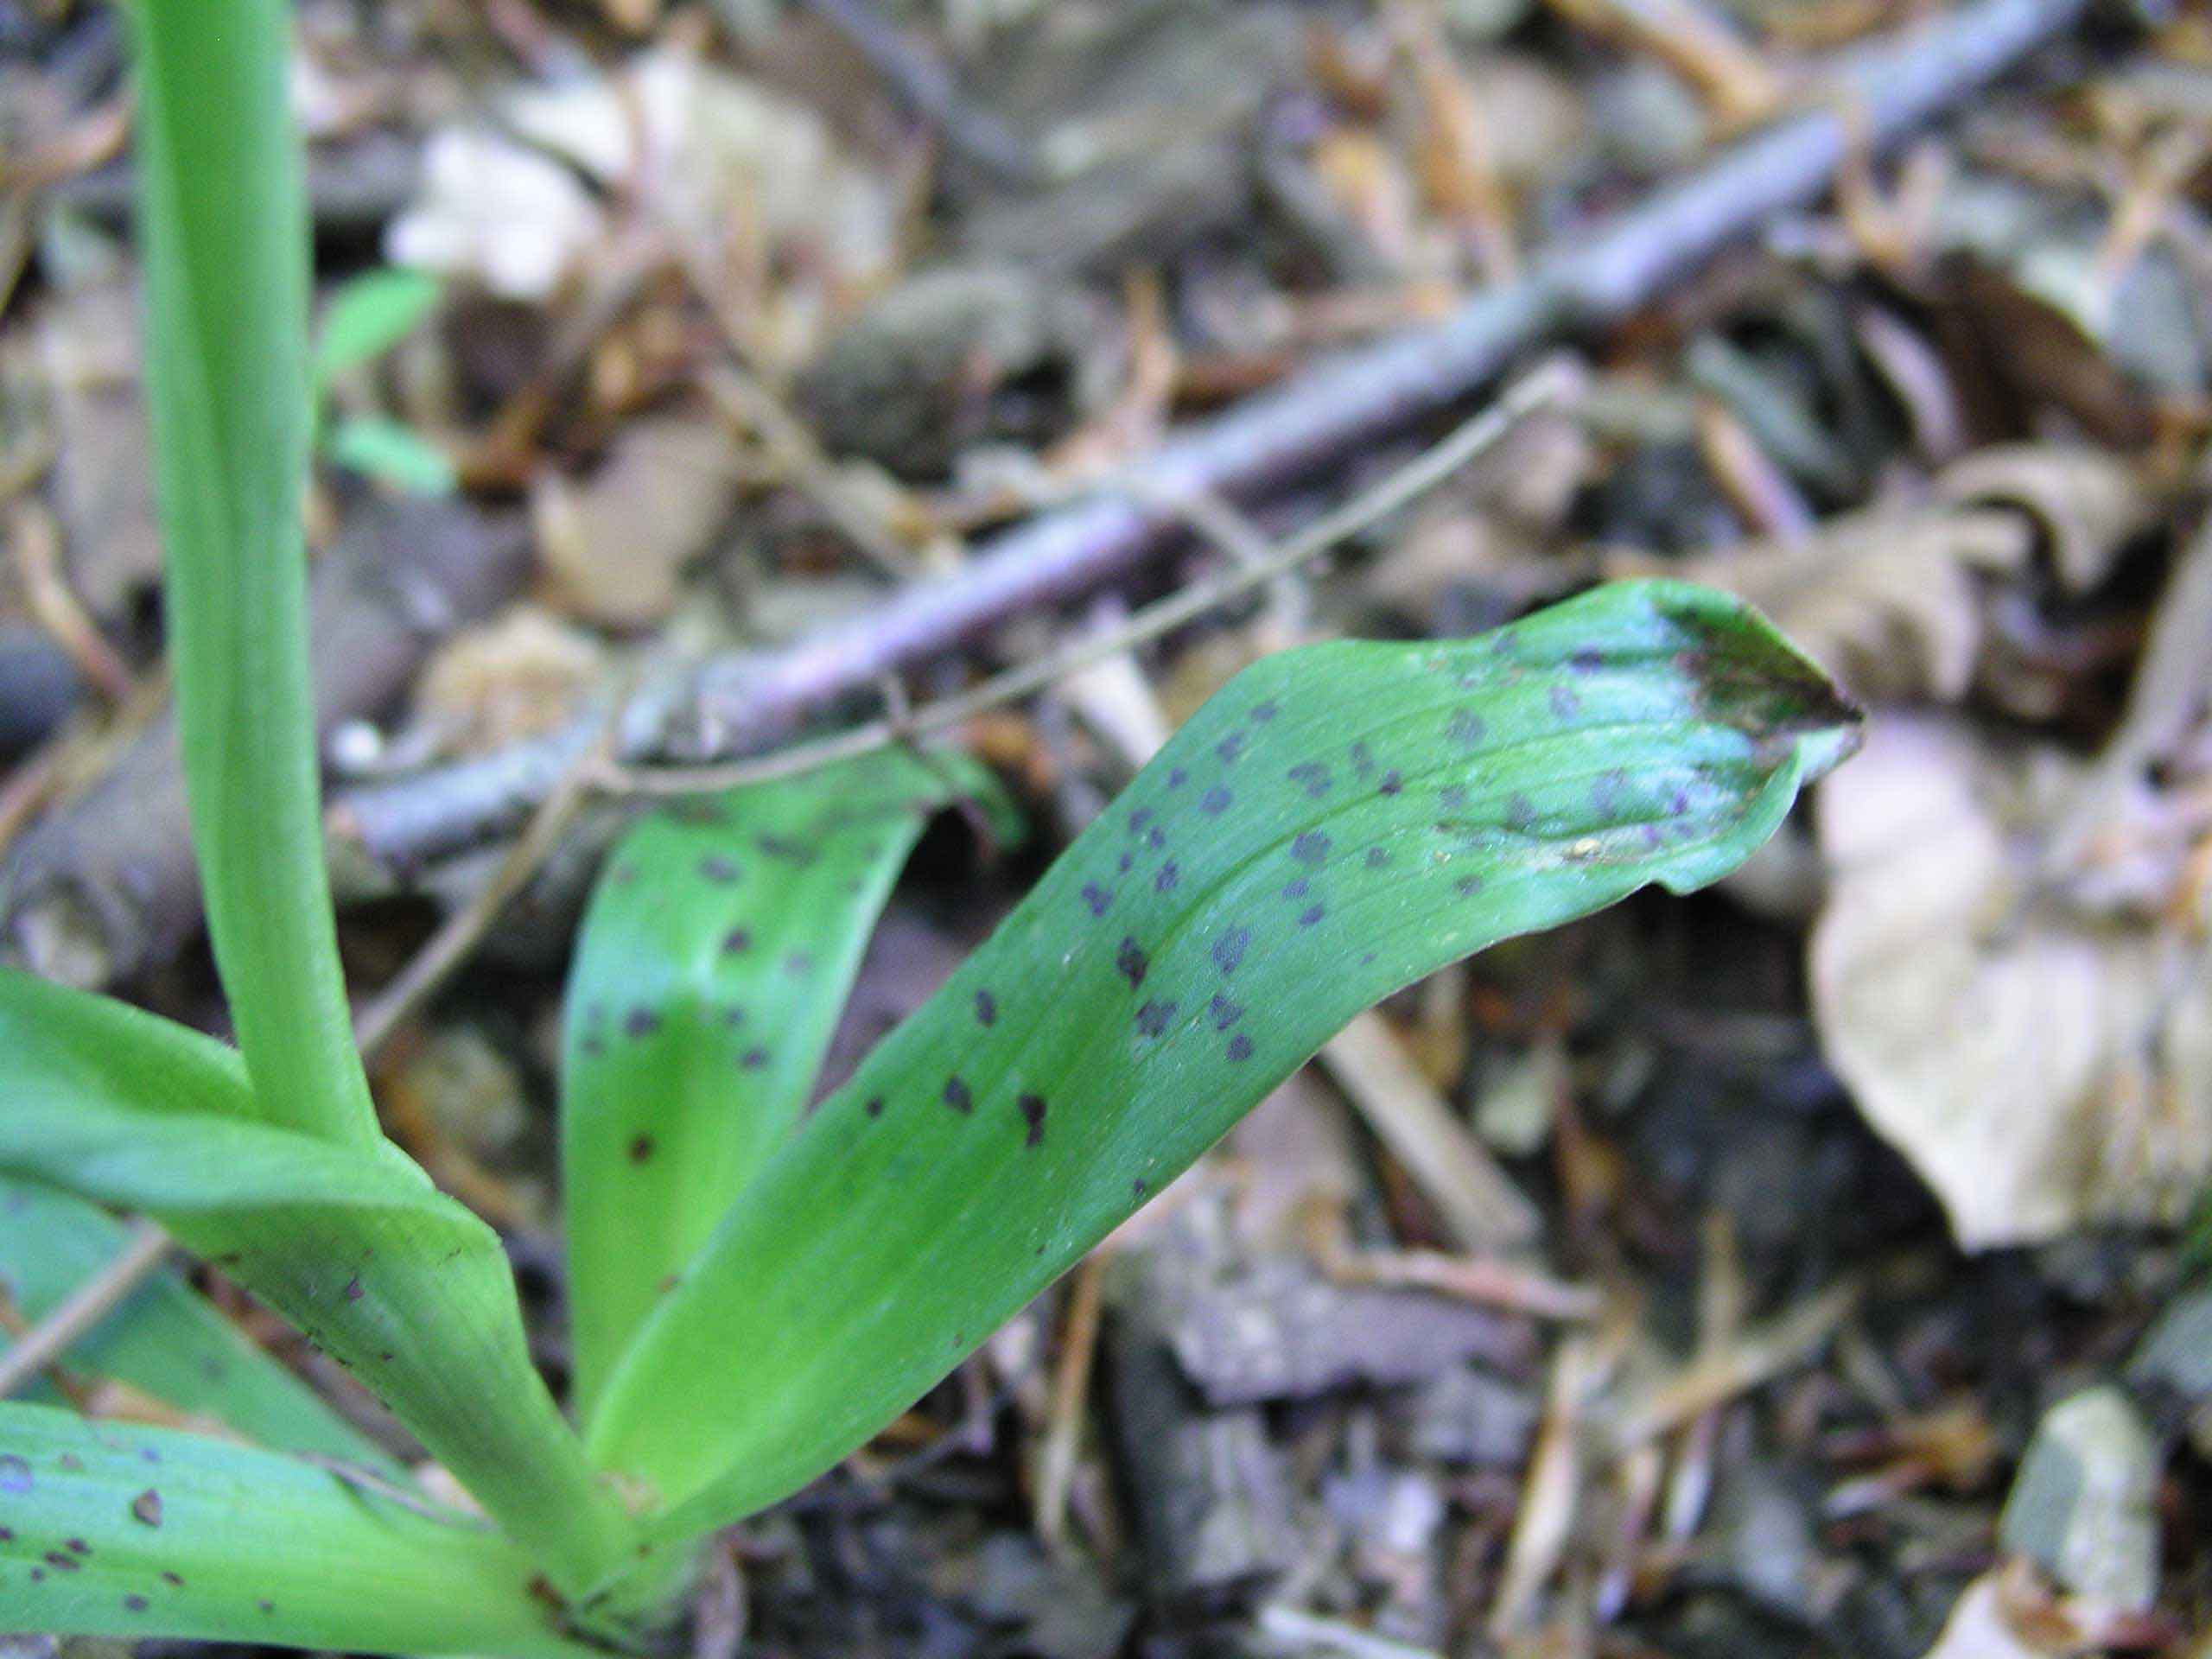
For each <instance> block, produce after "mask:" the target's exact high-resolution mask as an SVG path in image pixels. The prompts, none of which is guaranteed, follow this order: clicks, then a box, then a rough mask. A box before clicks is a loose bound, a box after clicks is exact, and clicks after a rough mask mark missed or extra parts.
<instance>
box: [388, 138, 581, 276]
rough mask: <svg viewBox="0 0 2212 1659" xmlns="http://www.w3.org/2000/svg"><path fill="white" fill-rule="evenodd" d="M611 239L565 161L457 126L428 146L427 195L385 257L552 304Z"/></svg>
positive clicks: (404, 217)
mask: <svg viewBox="0 0 2212 1659" xmlns="http://www.w3.org/2000/svg"><path fill="white" fill-rule="evenodd" d="M605 234H606V219H605V216H604V215H603V214H602V213H601V212H600V209H599V207H598V204H596V203H595V202H594V201H593V200H592V199H591V197H590V196H589V195H588V194H587V193H586V192H585V190H584V188H583V185H582V183H581V182H580V181H578V180H577V178H576V176H575V175H574V174H573V173H571V172H569V169H568V168H565V167H563V166H562V165H561V163H560V162H556V161H554V160H552V159H551V158H550V157H549V156H542V155H540V154H538V153H537V151H536V150H532V149H525V148H524V147H523V146H522V145H520V144H518V143H515V142H514V141H513V140H512V138H508V137H505V136H504V135H503V134H500V133H498V132H495V131H493V130H491V129H490V128H488V127H479V126H464V127H448V128H446V129H444V130H442V131H438V132H435V133H433V134H432V135H431V136H430V141H429V143H428V144H427V145H425V146H424V148H423V184H422V188H421V191H420V193H419V194H417V195H416V200H415V201H414V202H413V203H412V204H411V205H410V207H408V209H407V211H406V212H405V213H402V214H401V215H400V216H399V217H398V218H397V219H394V220H393V221H392V222H391V227H390V228H389V229H388V230H387V231H386V232H385V257H386V258H387V259H389V260H390V261H391V263H392V264H396V265H414V266H417V267H419V268H421V269H422V270H435V271H442V272H444V273H446V274H447V275H449V276H456V277H472V278H474V280H476V281H478V282H480V283H483V284H484V286H485V287H486V288H487V289H490V290H491V291H492V292H493V293H494V294H497V295H499V296H501V297H502V298H505V299H511V300H532V301H536V300H544V299H547V298H549V297H550V296H551V295H552V294H553V292H554V290H555V289H557V288H558V287H559V286H560V284H561V282H562V279H563V277H566V276H567V275H568V274H569V269H570V268H571V267H572V266H573V265H574V264H575V262H576V260H577V259H578V257H581V256H582V253H583V251H585V250H586V249H587V248H589V247H591V246H593V245H595V244H597V243H599V242H600V241H601V239H602V238H604V236H605Z"/></svg>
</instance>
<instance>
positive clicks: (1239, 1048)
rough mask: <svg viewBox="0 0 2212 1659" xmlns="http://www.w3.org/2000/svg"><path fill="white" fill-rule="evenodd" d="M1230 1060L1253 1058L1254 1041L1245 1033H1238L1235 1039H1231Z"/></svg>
mask: <svg viewBox="0 0 2212 1659" xmlns="http://www.w3.org/2000/svg"><path fill="white" fill-rule="evenodd" d="M1229 1058H1230V1059H1232V1060H1249V1059H1250V1058H1252V1039H1250V1038H1249V1037H1247V1036H1246V1035H1245V1034H1244V1033H1243V1032H1241V1031H1240V1032H1238V1033H1236V1035H1235V1036H1234V1037H1232V1038H1230V1039H1229Z"/></svg>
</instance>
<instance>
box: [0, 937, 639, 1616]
mask: <svg viewBox="0 0 2212 1659" xmlns="http://www.w3.org/2000/svg"><path fill="white" fill-rule="evenodd" d="M0 1053H4V1054H5V1055H6V1056H7V1057H8V1070H7V1075H6V1077H5V1078H4V1080H0V1171H5V1172H8V1173H14V1174H18V1175H28V1176H30V1177H33V1178H35V1179H40V1180H43V1181H47V1182H49V1183H51V1184H53V1185H56V1186H59V1187H62V1188H64V1189H65V1190H67V1191H69V1192H75V1193H78V1194H79V1195H81V1196H83V1197H86V1198H92V1199H93V1200H95V1201H97V1202H99V1203H102V1204H107V1205H115V1206H117V1207H118V1208H126V1209H131V1210H136V1211H141V1212H143V1214H146V1215H149V1216H151V1217H154V1218H155V1219H156V1220H157V1221H159V1222H160V1223H161V1224H162V1225H163V1226H164V1227H166V1228H168V1230H169V1231H170V1232H171V1233H173V1234H175V1236H176V1237H177V1239H178V1241H179V1242H180V1243H182V1244H183V1245H184V1246H185V1247H186V1248H187V1249H191V1250H193V1251H194V1252H196V1253H197V1254H199V1255H203V1256H205V1257H207V1259H208V1260H210V1261H212V1262H215V1263H217V1264H218V1265H219V1266H220V1267H221V1268H223V1270H224V1271H225V1272H226V1273H227V1274H230V1275H231V1277H232V1278H234V1279H236V1280H237V1281H238V1282H239V1283H240V1284H242V1285H244V1286H245V1287H247V1288H248V1289H249V1290H251V1291H252V1292H253V1294H255V1295H257V1296H258V1297H260V1298H261V1299H262V1300H264V1302H266V1303H268V1304H269V1306H271V1307H273V1308H275V1309H276V1310H277V1312H278V1313H282V1314H283V1316H284V1317H285V1318H286V1319H289V1320H290V1321H291V1322H292V1324H293V1325H296V1326H297V1327H298V1328H299V1330H300V1331H301V1332H302V1333H304V1334H305V1335H306V1336H307V1337H308V1338H309V1339H310V1340H311V1341H313V1342H314V1343H315V1344H316V1345H317V1346H318V1347H320V1348H321V1349H322V1350H323V1351H325V1352H326V1353H328V1354H330V1355H331V1356H332V1357H334V1358H336V1359H337V1360H338V1361H339V1362H340V1363H342V1364H344V1365H345V1366H346V1368H347V1369H348V1370H351V1371H352V1372H353V1375H354V1376H356V1377H358V1378H359V1380H360V1381H361V1382H362V1383H364V1384H365V1385H366V1386H367V1387H368V1388H369V1389H370V1390H371V1391H372V1392H373V1393H374V1394H375V1395H377V1396H378V1398H379V1399H381V1400H382V1401H383V1402H385V1404H386V1405H387V1406H389V1407H391V1409H392V1411H393V1412H394V1413H396V1414H397V1415H398V1416H399V1418H400V1419H401V1421H404V1423H406V1425H407V1426H408V1427H409V1428H410V1429H412V1430H413V1431H414V1432H415V1433H416V1435H417V1436H418V1437H419V1438H420V1439H421V1440H422V1441H423V1444H424V1445H425V1446H428V1447H429V1449H430V1451H431V1452H432V1453H433V1455H435V1457H436V1458H437V1459H439V1461H440V1462H442V1463H443V1464H444V1465H445V1466H446V1467H447V1468H448V1469H449V1470H451V1471H453V1473H454V1476H455V1477H456V1478H458V1479H459V1480H460V1481H461V1484H463V1485H465V1486H466V1487H467V1488H468V1490H469V1491H471V1492H472V1493H474V1495H475V1497H476V1498H477V1500H478V1501H479V1502H480V1503H482V1504H483V1505H484V1507H485V1508H486V1510H489V1511H491V1512H492V1513H493V1515H494V1516H497V1517H498V1518H499V1522H500V1523H501V1524H502V1525H503V1526H505V1528H506V1529H507V1530H508V1532H509V1533H510V1534H511V1535H512V1536H513V1537H514V1538H515V1539H516V1541H518V1542H519V1543H521V1544H522V1545H524V1547H525V1548H529V1549H530V1550H531V1552H532V1554H535V1555H536V1556H537V1558H538V1559H539V1560H541V1561H543V1563H544V1564H545V1567H546V1570H547V1572H548V1573H549V1574H550V1577H551V1578H552V1579H553V1580H554V1581H555V1582H556V1584H557V1585H559V1586H561V1587H562V1588H563V1590H564V1591H568V1592H571V1593H581V1592H585V1591H588V1590H590V1589H592V1588H594V1587H596V1586H598V1584H599V1583H600V1582H601V1580H603V1579H605V1578H606V1577H607V1576H609V1575H611V1573H613V1569H614V1567H615V1565H616V1563H617V1562H618V1561H620V1560H626V1559H627V1558H628V1554H629V1551H630V1548H631V1543H632V1528H631V1526H630V1523H629V1522H628V1520H627V1517H626V1516H625V1515H624V1514H623V1512H622V1510H621V1509H620V1505H619V1504H618V1503H616V1501H615V1499H614V1497H613V1494H612V1493H611V1492H609V1491H607V1488H606V1486H605V1484H604V1483H603V1482H601V1481H599V1480H597V1479H596V1478H594V1475H593V1472H592V1471H591V1470H590V1468H589V1467H588V1465H586V1463H585V1462H584V1459H583V1455H582V1447H581V1446H580V1445H579V1443H578V1441H577V1440H576V1438H575V1435H574V1434H573V1433H571V1432H570V1431H569V1427H568V1426H567V1425H566V1424H565V1423H563V1421H561V1417H560V1414H559V1413H558V1412H556V1410H555V1409H554V1406H553V1402H552V1400H551V1398H550V1395H548V1394H547V1393H546V1390H545V1386H544V1384H543V1382H542V1381H541V1380H540V1379H539V1377H538V1375H537V1371H536V1370H534V1369H533V1368H532V1367H531V1363H530V1358H529V1353H528V1350H527V1348H526V1347H525V1345H524V1338H523V1331H522V1319H521V1313H520V1310H519V1308H518V1306H517V1305H516V1302H515V1294H514V1283H513V1278H512V1273H511V1271H510V1269H509V1268H508V1265H507V1260H506V1255H505V1252H504V1251H503V1250H501V1249H500V1248H499V1239H498V1237H497V1236H496V1235H494V1234H493V1231H492V1230H491V1229H490V1228H488V1227H486V1225H485V1224H483V1223H482V1222H481V1221H480V1220H478V1219H477V1218H476V1217H474V1216H473V1215H471V1214H469V1212H468V1211H466V1210H464V1209H462V1208H461V1205H457V1204H455V1203H454V1202H453V1200H451V1199H450V1198H446V1197H445V1196H444V1195H443V1194H442V1193H441V1192H438V1191H437V1190H436V1189H435V1187H433V1186H432V1185H430V1182H429V1178H428V1177H426V1176H425V1175H424V1174H423V1172H422V1171H421V1170H420V1169H418V1168H417V1167H416V1166H415V1165H414V1164H413V1163H412V1162H410V1160H408V1158H407V1157H406V1155H405V1154H404V1153H402V1152H400V1150H399V1149H398V1148H397V1147H394V1146H392V1145H391V1143H390V1142H389V1141H382V1140H379V1141H377V1142H376V1143H375V1144H374V1145H373V1146H372V1147H340V1146H334V1145H332V1144H331V1143H330V1142H329V1141H325V1140H322V1139H321V1138H319V1137H316V1136H314V1135H303V1134H301V1133H298V1132H296V1131H294V1130H289V1129H281V1128H275V1127H273V1126H271V1125H269V1124H266V1123H262V1122H256V1121H254V1119H253V1118H252V1117H251V1116H249V1115H248V1114H247V1113H245V1111H244V1109H242V1107H241V1106H240V1104H239V1101H240V1097H241V1096H244V1095H245V1093H246V1092H247V1089H248V1085H247V1083H246V1079H245V1069H244V1067H243V1066H242V1065H240V1064H239V1063H238V1056H237V1055H236V1054H234V1053H233V1052H232V1051H230V1050H229V1049H227V1048H225V1047H224V1046H222V1045H221V1044H219V1043H216V1042H213V1041H211V1040H210V1039H207V1038H204V1037H200V1036H199V1035H198V1034H197V1033H193V1032H189V1031H187V1030H185V1029H184V1028H183V1027H179V1026H175V1025H172V1024H170V1023H169V1022H168V1021H167V1020H157V1019H155V1018H154V1017H153V1016H151V1015H149V1014H142V1013H140V1012H138V1011H137V1010H135V1009H131V1008H128V1007H124V1006H123V1005H122V1004H120V1003H118V1002H113V1001H108V1000H107V999H105V998H102V997H95V996H88V995H84V994H83V993H81V992H77V991H72V990H68V989H67V988H63V987H60V986H57V985H50V984H48V983H47V982H44V981H42V980H38V979H34V978H31V977H29V976H26V975H22V974H13V973H6V972H0Z"/></svg>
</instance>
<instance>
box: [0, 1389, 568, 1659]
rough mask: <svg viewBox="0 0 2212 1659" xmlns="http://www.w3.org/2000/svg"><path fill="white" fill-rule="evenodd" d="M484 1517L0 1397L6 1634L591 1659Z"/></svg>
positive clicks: (234, 1449) (275, 1457)
mask: <svg viewBox="0 0 2212 1659" xmlns="http://www.w3.org/2000/svg"><path fill="white" fill-rule="evenodd" d="M535 1580H536V1570H535V1569H534V1568H533V1567H531V1564H530V1561H529V1560H528V1559H527V1558H526V1557H525V1556H524V1555H523V1554H522V1553H521V1552H520V1551H519V1550H518V1549H516V1548H515V1547H514V1546H513V1545H512V1544H510V1543H508V1542H507V1541H505V1540H504V1539H502V1538H501V1537H499V1535H498V1534H496V1533H494V1532H493V1531H492V1530H490V1529H488V1528H487V1527H486V1526H485V1525H484V1524H483V1523H482V1522H476V1521H473V1520H471V1519H470V1518H469V1517H467V1516H461V1515H458V1514H454V1513H453V1512H452V1511H449V1510H437V1509H434V1508H432V1507H431V1506H429V1505H428V1504H425V1503H423V1502H422V1501H421V1500H420V1499H419V1498H416V1497H412V1496H411V1495H408V1494H403V1493H400V1492H397V1491H395V1490H394V1489H391V1488H388V1487H385V1486H384V1485H383V1484H382V1483H380V1482H378V1481H377V1480H376V1479H375V1478H374V1477H372V1476H368V1475H365V1474H358V1473H353V1472H352V1471H346V1470H344V1469H342V1468H339V1467H336V1466H334V1465H318V1464H315V1463H310V1462H305V1461H302V1460H301V1459H296V1458H289V1457H285V1456H283V1455H282V1454H280V1453H277V1452H265V1451H262V1450H260V1449H258V1448H256V1447H251V1446H233V1445H231V1444H228V1443H227V1442H225V1441H222V1440H211V1439H208V1438H207V1437H205V1436H202V1435H197V1434H183V1433H176V1432H175V1431H174V1430H170V1429H152V1428H140V1427H126V1426H124V1425H122V1424H116V1423H92V1422H88V1421H86V1420H85V1419H83V1418H81V1417H79V1416H76V1415H75V1414H73V1413H70V1412H66V1411H57V1410H54V1409H53V1408H50V1407H45V1406H30V1405H20V1404H13V1403H10V1404H0V1629H4V1630H48V1631H54V1632H56V1633H60V1634H64V1635H70V1636H121V1637H196V1638H198V1639H200V1640H203V1641H217V1642H243V1643H251V1644H253V1645H255V1646H261V1645H264V1644H269V1643H277V1644H282V1645H285V1646H291V1647H301V1648H321V1649H338V1650H342V1651H345V1652H351V1653H358V1652H364V1651H365V1652H369V1653H408V1654H448V1653H452V1654H462V1653H484V1654H509V1655H514V1656H517V1659H537V1656H540V1655H545V1656H583V1655H588V1654H592V1653H595V1652H597V1651H598V1649H592V1648H587V1647H585V1646H584V1645H582V1643H577V1642H575V1641H571V1640H569V1639H567V1638H565V1637H563V1636H562V1634H561V1633H560V1631H559V1630H558V1629H557V1628H556V1622H555V1620H556V1613H555V1610H554V1609H553V1608H552V1607H550V1606H549V1605H547V1603H546V1601H545V1600H543V1599H541V1597H540V1595H539V1594H538V1593H537V1592H533V1589H532V1584H533V1582H534V1581H535Z"/></svg>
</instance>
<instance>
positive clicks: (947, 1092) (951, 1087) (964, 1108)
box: [944, 1077, 976, 1116]
mask: <svg viewBox="0 0 2212 1659" xmlns="http://www.w3.org/2000/svg"><path fill="white" fill-rule="evenodd" d="M944 1103H945V1104H946V1105H948V1106H950V1107H951V1108H952V1109H953V1110H954V1111H956V1112H958V1113H960V1114H961V1115H962V1116H966V1115H967V1114H968V1113H969V1112H972V1111H974V1110H975V1109H976V1096H974V1095H972V1094H970V1093H969V1090H968V1085H967V1084H965V1083H963V1081H961V1079H959V1078H958V1077H947V1078H946V1079H945V1080H944Z"/></svg>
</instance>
